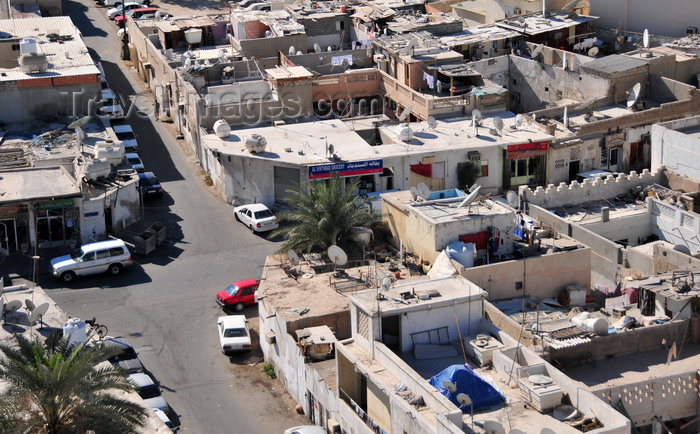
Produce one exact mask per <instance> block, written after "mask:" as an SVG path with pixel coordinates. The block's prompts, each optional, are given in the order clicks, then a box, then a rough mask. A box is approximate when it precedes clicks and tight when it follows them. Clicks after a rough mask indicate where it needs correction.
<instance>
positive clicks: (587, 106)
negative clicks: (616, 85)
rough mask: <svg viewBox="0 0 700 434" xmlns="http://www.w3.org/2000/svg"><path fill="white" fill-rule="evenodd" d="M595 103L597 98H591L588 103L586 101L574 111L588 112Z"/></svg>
mask: <svg viewBox="0 0 700 434" xmlns="http://www.w3.org/2000/svg"><path fill="white" fill-rule="evenodd" d="M593 103H595V98H591V99H589V100H588V101H584V102H582V103H581V104H579V105H577V106H576V108H575V109H574V110H588V109H589V108H591V106H592V105H593Z"/></svg>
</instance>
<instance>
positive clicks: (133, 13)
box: [114, 8, 160, 27]
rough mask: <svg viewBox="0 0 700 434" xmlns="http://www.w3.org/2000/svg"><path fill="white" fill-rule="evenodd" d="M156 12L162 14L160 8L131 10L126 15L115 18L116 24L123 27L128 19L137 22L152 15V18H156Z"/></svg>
mask: <svg viewBox="0 0 700 434" xmlns="http://www.w3.org/2000/svg"><path fill="white" fill-rule="evenodd" d="M156 12H160V10H159V9H158V8H136V9H131V10H129V11H127V12H126V14H119V15H117V16H116V17H114V22H115V23H117V25H118V26H120V27H122V26H123V25H124V23H125V22H126V20H127V19H131V20H137V19H139V18H141V17H142V16H144V15H146V14H151V16H155V14H156Z"/></svg>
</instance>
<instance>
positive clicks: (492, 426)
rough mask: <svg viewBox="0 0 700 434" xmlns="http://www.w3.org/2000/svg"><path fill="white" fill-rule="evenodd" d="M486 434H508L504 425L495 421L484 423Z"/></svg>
mask: <svg viewBox="0 0 700 434" xmlns="http://www.w3.org/2000/svg"><path fill="white" fill-rule="evenodd" d="M484 432H485V433H486V434H506V430H505V428H503V425H501V424H500V423H498V422H496V421H495V420H487V421H486V422H484Z"/></svg>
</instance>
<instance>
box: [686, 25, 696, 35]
mask: <svg viewBox="0 0 700 434" xmlns="http://www.w3.org/2000/svg"><path fill="white" fill-rule="evenodd" d="M685 34H686V35H697V34H698V28H697V27H686V28H685Z"/></svg>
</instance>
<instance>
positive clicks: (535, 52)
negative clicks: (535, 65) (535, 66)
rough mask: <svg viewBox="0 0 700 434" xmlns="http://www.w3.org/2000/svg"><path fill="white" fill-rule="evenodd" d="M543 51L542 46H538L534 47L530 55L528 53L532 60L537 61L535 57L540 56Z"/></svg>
mask: <svg viewBox="0 0 700 434" xmlns="http://www.w3.org/2000/svg"><path fill="white" fill-rule="evenodd" d="M542 50H544V46H542V45H538V46H537V47H535V49H534V50H532V53H530V57H532V60H537V56H539V55H540V53H541V52H542Z"/></svg>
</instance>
